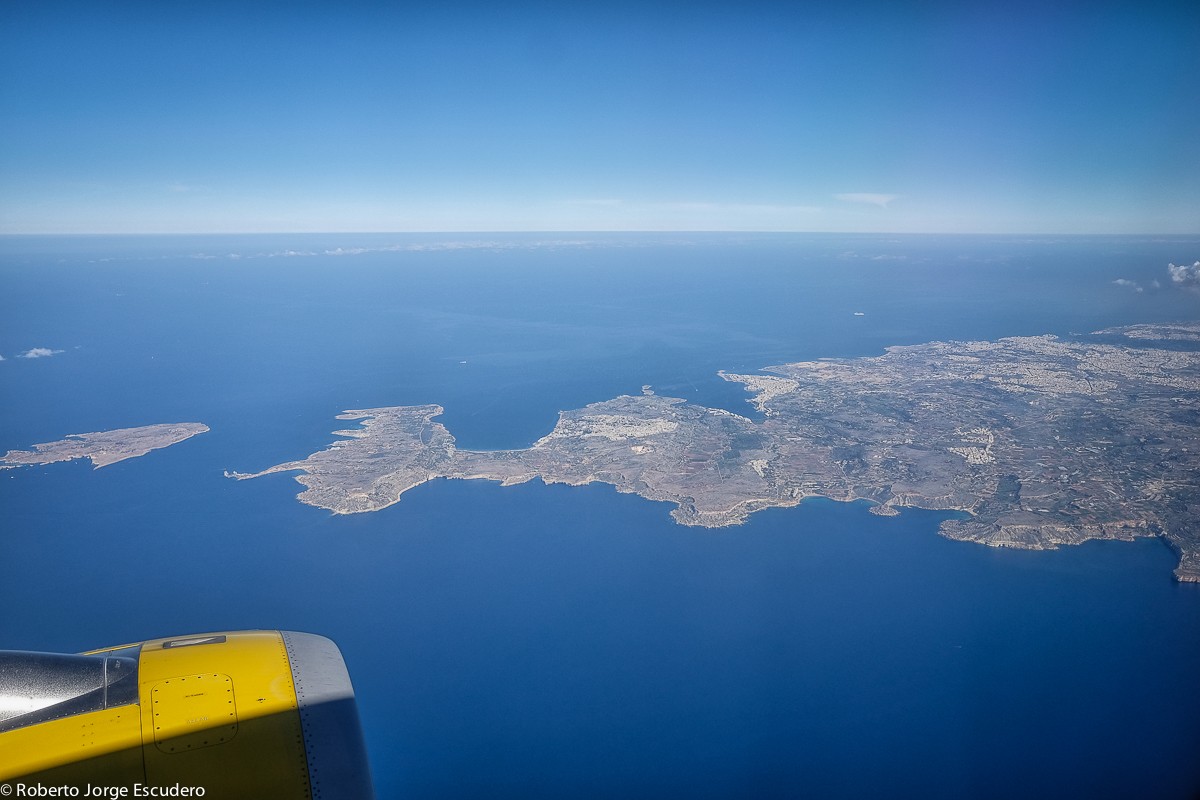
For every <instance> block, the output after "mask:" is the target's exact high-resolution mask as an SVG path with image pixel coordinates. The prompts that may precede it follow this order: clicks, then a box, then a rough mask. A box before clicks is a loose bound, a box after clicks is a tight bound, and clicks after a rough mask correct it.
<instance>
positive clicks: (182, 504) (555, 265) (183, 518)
mask: <svg viewBox="0 0 1200 800" xmlns="http://www.w3.org/2000/svg"><path fill="white" fill-rule="evenodd" d="M415 246H420V247H421V248H423V249H414V248H415ZM337 248H342V249H343V252H342V253H341V254H338V253H336V252H328V251H336V250H337ZM404 248H407V249H404ZM289 251H291V252H292V253H293V254H292V255H278V254H282V253H287V252H289ZM350 251H354V252H350ZM1197 252H1200V239H1197V238H1195V237H1192V238H1186V237H1168V238H1162V239H1137V238H1131V237H1068V238H1065V239H1052V238H1044V237H1043V238H1037V239H1031V240H1025V239H1019V238H1015V237H879V236H874V237H866V236H865V237H834V236H816V237H774V236H749V237H729V236H699V235H691V234H689V235H682V234H680V235H674V236H670V237H664V236H649V235H647V236H633V235H630V236H624V235H622V236H608V237H599V236H596V235H583V234H580V235H578V236H566V235H544V236H534V235H529V236H507V235H505V236H504V237H500V236H487V235H475V236H460V235H457V234H456V235H453V236H449V235H444V236H436V235H428V236H422V237H412V236H406V237H398V236H392V235H383V234H380V235H373V236H364V235H358V234H356V235H339V236H315V235H313V236H301V237H139V238H119V239H114V238H106V237H100V238H92V237H71V238H66V239H53V240H52V239H41V238H37V237H7V238H2V237H0V355H3V356H4V357H5V361H4V362H2V363H0V407H2V409H3V413H2V414H0V449H7V448H26V447H29V446H30V445H31V444H33V443H36V442H45V441H51V440H54V439H58V438H61V437H62V436H64V435H66V434H68V433H77V432H83V431H91V430H104V429H110V428H118V427H126V426H132V425H144V424H150V423H154V422H170V421H197V422H204V423H206V424H208V425H209V426H210V427H211V428H212V430H211V431H210V432H209V433H206V434H204V435H201V436H197V437H194V438H192V439H190V440H188V441H186V442H183V443H180V444H178V445H175V446H173V447H171V448H169V449H166V450H163V451H156V452H154V453H151V454H149V455H147V456H145V457H142V458H138V459H132V460H129V461H126V462H122V463H119V464H115V465H112V466H109V467H105V468H103V469H100V470H92V469H91V467H90V465H88V464H84V463H79V462H75V463H69V464H55V465H50V466H46V467H37V468H27V469H22V470H4V471H0V528H2V530H3V535H2V536H0V570H3V579H2V580H0V609H2V611H0V646H2V647H13V648H31V649H47V650H65V651H79V650H83V649H87V648H91V647H97V646H102V645H109V644H117V643H120V642H124V641H134V640H141V639H145V638H150V637H155V636H169V635H175V634H186V633H193V632H203V631H210V630H222V629H239V628H255V627H262V628H285V629H286V628H290V629H297V630H306V631H313V632H316V633H321V634H324V635H327V636H330V637H331V638H333V639H334V640H335V641H336V642H337V643H338V644H339V646H341V648H342V650H343V652H344V654H345V655H346V659H347V662H348V664H349V666H350V670H351V673H352V676H353V678H354V681H355V685H356V688H357V690H358V695H359V701H360V706H361V711H362V715H363V720H364V728H365V731H366V736H367V740H368V745H369V747H370V750H371V758H372V766H373V771H374V777H375V781H376V784H377V787H378V789H379V792H380V796H381V797H385V798H386V797H399V796H411V797H428V798H451V797H473V796H480V795H487V796H492V797H518V796H520V797H559V796H567V795H570V796H582V797H611V796H614V795H622V796H631V797H650V796H663V795H666V796H695V797H714V798H716V797H772V796H777V797H794V796H798V795H806V796H813V797H824V796H829V797H862V796H876V795H884V796H930V797H964V796H967V797H1009V796H1013V795H1018V794H1019V795H1025V796H1035V797H1058V796H1063V795H1068V796H1070V795H1084V796H1094V797H1127V796H1161V797H1190V796H1193V794H1194V793H1196V792H1197V791H1200V767H1197V763H1198V762H1197V759H1196V757H1195V756H1196V753H1198V752H1200V693H1198V692H1197V690H1196V686H1197V684H1196V676H1197V675H1200V589H1198V588H1197V587H1196V586H1192V585H1179V584H1177V583H1175V582H1174V581H1173V580H1172V578H1171V575H1170V572H1171V569H1172V568H1173V566H1174V563H1175V556H1174V554H1173V553H1171V552H1170V551H1169V550H1168V549H1167V548H1166V547H1165V545H1163V544H1162V543H1160V542H1159V541H1157V540H1140V541H1138V542H1135V543H1117V542H1102V543H1089V544H1085V545H1082V546H1079V547H1075V548H1067V549H1063V550H1060V551H1054V552H1041V553H1032V552H1020V551H1011V550H995V549H990V548H984V547H980V546H977V545H971V544H964V543H957V542H950V541H948V540H945V539H943V538H941V537H938V536H937V535H936V528H937V524H938V522H939V521H940V520H941V519H943V518H944V516H943V515H938V514H933V513H926V512H920V511H916V510H913V511H906V512H905V513H904V514H902V515H901V516H900V517H898V518H880V517H876V516H874V515H870V514H869V513H867V511H866V508H865V506H863V505H861V504H854V505H844V504H836V503H830V502H824V501H810V502H806V503H804V504H803V505H802V506H800V507H799V508H794V509H775V510H769V511H766V512H762V513H759V514H756V515H755V516H754V517H753V518H752V519H751V520H750V521H749V522H748V523H747V524H746V525H743V526H740V527H736V528H731V529H723V530H707V529H697V528H684V527H681V526H678V525H676V524H675V523H673V522H672V521H671V520H670V518H669V517H668V515H667V512H668V511H669V507H668V506H666V505H665V504H661V503H651V502H648V501H645V500H642V499H640V498H637V497H633V496H626V495H618V494H617V493H615V492H614V491H613V490H612V489H611V488H610V487H605V486H587V487H566V486H549V487H547V486H543V485H542V484H541V483H538V482H534V483H530V484H525V485H521V486H515V487H500V486H498V485H495V484H491V483H486V482H448V481H435V482H433V483H431V484H427V485H425V486H422V487H419V488H418V489H415V490H413V491H412V492H410V493H408V494H406V495H405V496H404V497H403V498H402V500H401V501H400V502H399V503H398V504H397V505H395V506H393V507H391V508H388V509H385V510H383V511H380V512H378V513H375V514H367V515H360V516H350V517H338V516H334V515H331V514H329V513H328V512H325V511H321V510H318V509H314V508H311V507H308V506H304V505H302V504H300V503H298V502H296V501H295V499H294V495H295V494H296V492H297V491H298V490H299V489H300V488H301V487H299V486H298V485H297V484H296V483H295V482H294V481H292V480H291V479H290V478H289V477H288V476H287V475H274V476H268V477H265V478H260V479H256V480H253V481H243V482H238V481H232V480H229V479H227V478H225V477H223V476H222V471H223V470H225V469H233V470H241V471H251V470H257V469H262V468H264V467H267V466H270V465H272V464H276V463H279V462H282V461H287V460H292V459H296V458H301V457H303V456H305V455H307V454H308V453H311V452H314V451H316V450H319V449H322V448H324V447H326V446H327V445H328V444H329V442H330V441H331V439H332V438H333V437H331V435H330V432H331V431H332V430H335V429H338V428H341V427H345V423H343V422H339V421H337V420H335V419H334V415H336V414H337V413H338V412H340V411H341V410H343V409H347V408H370V407H374V406H382V405H406V404H416V403H439V404H441V405H443V406H444V407H445V409H446V412H445V415H444V416H443V418H442V419H443V421H444V422H445V423H446V425H447V427H448V428H449V429H450V431H451V432H452V433H453V434H455V436H457V437H458V441H459V445H460V446H463V447H479V448H505V447H523V446H526V445H528V444H529V443H530V442H532V441H533V440H535V439H537V438H538V437H540V436H542V435H544V434H545V433H546V432H548V431H549V429H550V428H551V427H552V426H553V424H554V421H555V419H556V415H557V413H558V411H559V410H561V409H568V408H577V407H580V406H582V405H584V404H586V403H590V402H596V401H600V400H604V399H608V398H610V397H613V396H615V395H617V394H622V393H637V392H639V391H640V390H641V386H642V385H643V384H650V385H652V386H653V387H654V389H655V390H656V391H658V392H659V393H662V394H671V395H674V396H679V397H685V398H686V399H688V400H690V401H693V402H700V403H704V404H706V405H711V406H716V407H724V408H727V409H729V410H732V411H736V412H738V413H745V414H748V415H751V416H753V412H752V410H751V408H750V407H749V406H748V405H747V404H746V403H745V402H744V398H745V396H746V395H745V393H744V391H743V390H742V388H741V387H740V386H739V385H737V384H733V383H729V382H725V381H722V380H720V379H719V378H718V377H717V375H716V372H717V370H720V369H725V370H729V371H734V372H737V371H753V370H756V369H758V368H760V367H763V366H766V365H769V364H773V363H781V362H785V361H791V360H801V359H811V358H821V357H854V356H860V355H874V354H878V353H880V352H882V350H883V348H884V347H886V346H889V345H894V344H912V343H917V342H922V341H929V340H935V339H992V338H997V337H1000V336H1010V335H1029V334H1038V333H1055V334H1059V335H1068V334H1071V333H1080V332H1088V331H1093V330H1097V329H1099V328H1103V327H1107V326H1111V325H1119V324H1132V323H1136V322H1156V321H1169V320H1181V319H1196V318H1197V314H1198V313H1200V296H1197V295H1196V294H1194V293H1191V292H1187V291H1183V290H1180V289H1178V288H1175V287H1172V286H1170V285H1169V282H1168V280H1167V276H1166V269H1165V267H1166V263H1167V262H1170V261H1173V262H1175V263H1182V262H1186V263H1191V262H1192V261H1194V260H1195V259H1196V258H1197V257H1198V256H1197V255H1196V254H1197ZM295 253H316V255H295ZM234 254H236V255H237V256H238V257H237V258H234V257H232V256H233V255H234ZM271 254H277V255H271ZM210 256H211V257H210ZM1118 278H1124V279H1126V280H1132V281H1137V282H1138V283H1139V285H1140V286H1142V288H1143V292H1141V293H1138V292H1136V291H1133V290H1132V289H1130V288H1129V287H1126V286H1120V285H1117V284H1114V283H1113V281H1114V280H1116V279H1118ZM1155 280H1157V281H1159V286H1158V287H1157V288H1155V287H1154V286H1153V281H1155ZM855 312H861V313H862V316H856V315H855ZM35 347H46V348H50V349H54V350H61V351H62V352H61V353H57V354H55V355H53V356H51V357H48V358H39V359H23V358H18V357H17V355H18V354H19V353H21V352H24V351H26V350H28V349H29V348H35Z"/></svg>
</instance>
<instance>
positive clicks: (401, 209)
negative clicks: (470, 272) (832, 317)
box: [0, 0, 1200, 233]
mask: <svg viewBox="0 0 1200 800" xmlns="http://www.w3.org/2000/svg"><path fill="white" fill-rule="evenodd" d="M424 5H427V6H429V7H427V8H426V7H417V6H414V5H407V4H403V3H398V4H392V5H373V4H363V3H360V4H353V3H351V4H349V5H338V6H336V7H335V6H334V5H333V4H329V5H327V6H315V5H311V6H310V5H305V4H303V3H292V4H274V3H266V4H260V5H257V6H256V9H257V10H256V11H254V12H252V13H247V12H246V11H245V10H244V8H242V7H241V6H240V5H239V4H229V5H222V4H219V3H192V4H188V3H166V2H163V3H156V4H149V3H146V4H134V3H119V2H118V3H114V4H107V3H88V4H83V3H80V4H69V3H56V2H54V1H53V0H45V1H44V2H35V1H34V0H13V1H12V2H8V3H5V4H4V7H3V10H0V20H2V23H3V26H4V28H5V30H6V41H5V46H4V47H3V48H2V49H0V70H2V73H0V79H2V85H0V103H2V108H3V119H4V123H3V125H0V232H8V233H50V232H66V233H72V232H74V233H82V232H100V233H105V232H113V233H116V232H259V231H407V230H415V231H465V230H791V231H896V232H907V231H926V232H1014V233H1020V232H1026V233H1052V232H1054V233H1105V232H1112V233H1147V232H1153V233H1195V232H1200V10H1197V6H1195V4H1186V3H1180V4H1178V5H1170V4H1158V5H1155V4H1146V3H1141V4H1137V5H1133V4H1128V5H1120V4H1117V5H1113V4H1103V3H1088V4H1081V5H1075V6H1063V5H1055V4H1053V3H1050V4H1042V5H1038V6H1029V7H1023V6H1022V5H1021V4H1015V3H1006V4H999V3H997V4H985V3H974V4H972V3H958V4H937V3H892V4H878V5H874V4H873V5H863V4H858V5H843V6H841V7H840V8H837V9H834V8H827V9H820V8H819V7H818V6H817V5H816V4H804V3H801V4H795V5H794V6H785V5H783V4H754V3H750V4H741V5H738V6H737V7H734V6H733V5H732V4H729V5H724V4H703V3H697V4H691V5H689V4H665V3H660V4H654V3H634V4H629V5H624V6H623V5H621V4H619V3H617V4H613V3H609V4H589V5H582V4H580V5H574V6H572V5H570V4H566V3H555V4H546V5H543V6H535V5H529V4H507V5H506V4H494V5H489V6H484V5H474V4H458V5H455V4H453V3H450V4H432V3H431V4H423V6H424ZM500 5H503V6H504V7H503V8H498V7H497V6H500ZM434 6H436V7H434Z"/></svg>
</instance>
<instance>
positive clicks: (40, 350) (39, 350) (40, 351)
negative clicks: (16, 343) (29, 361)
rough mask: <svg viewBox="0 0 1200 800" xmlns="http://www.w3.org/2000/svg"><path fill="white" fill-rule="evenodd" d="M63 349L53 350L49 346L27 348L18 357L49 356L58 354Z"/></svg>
mask: <svg viewBox="0 0 1200 800" xmlns="http://www.w3.org/2000/svg"><path fill="white" fill-rule="evenodd" d="M61 352H63V351H62V350H51V349H50V348H49V347H34V348H32V349H29V350H26V351H25V352H24V353H21V355H19V356H17V357H18V358H49V357H50V356H54V355H58V354H59V353H61Z"/></svg>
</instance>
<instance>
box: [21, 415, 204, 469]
mask: <svg viewBox="0 0 1200 800" xmlns="http://www.w3.org/2000/svg"><path fill="white" fill-rule="evenodd" d="M207 431H208V426H207V425H204V424H202V423H199V422H173V423H165V424H162V425H144V426H142V427H140V428H118V429H117V430H111V431H97V432H96V433H72V434H69V435H68V436H67V437H66V438H64V439H59V440H58V441H56V442H46V443H44V444H35V445H33V449H32V450H9V451H8V452H7V453H6V454H5V455H4V456H3V457H0V469H14V468H16V467H26V466H34V465H38V464H54V463H57V462H59V461H71V460H73V459H76V458H90V459H91V460H92V464H93V465H94V468H95V469H100V467H107V466H108V465H109V464H115V463H117V462H118V461H124V460H126V459H128V458H137V457H138V456H144V455H146V453H149V452H150V451H151V450H159V449H162V448H164V447H170V446H171V445H173V444H178V443H179V442H182V441H183V440H184V439H190V438H191V437H193V436H196V435H198V434H201V433H206V432H207Z"/></svg>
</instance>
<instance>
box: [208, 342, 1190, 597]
mask: <svg viewBox="0 0 1200 800" xmlns="http://www.w3.org/2000/svg"><path fill="white" fill-rule="evenodd" d="M1197 337H1200V324H1194V323H1189V324H1175V325H1137V326H1130V327H1126V328H1112V329H1108V330H1104V331H1098V332H1096V333H1094V334H1091V335H1088V336H1076V337H1069V338H1058V337H1055V336H1024V337H1013V338H1007V339H1001V340H999V341H995V342H932V343H928V344H920V345H911V346H904V347H892V348H889V349H888V350H887V351H886V353H885V354H884V355H881V356H875V357H870V358H856V359H823V360H819V361H808V362H799V363H793V364H783V365H779V366H774V367H768V368H766V369H763V370H761V372H762V373H765V374H759V375H735V374H730V373H721V377H722V378H724V379H725V380H728V381H734V382H738V383H741V384H743V385H744V386H745V387H746V389H747V391H749V392H750V393H752V394H753V397H752V398H750V402H751V404H752V405H753V406H754V407H755V408H756V409H757V410H758V412H759V415H760V418H759V419H757V420H755V419H750V418H749V417H747V416H742V415H740V414H735V413H731V412H729V411H726V410H723V409H714V408H705V407H703V406H699V405H695V404H691V403H687V402H685V401H684V400H681V399H678V398H672V397H661V396H658V395H655V394H654V393H653V392H652V391H651V390H650V389H649V388H648V387H643V393H642V394H641V395H638V396H623V397H617V398H614V399H612V400H606V401H603V402H599V403H593V404H591V405H588V406H586V407H584V408H582V409H577V410H573V411H564V412H562V413H561V414H560V416H559V420H558V423H557V425H555V427H554V429H553V430H552V431H551V432H550V433H549V434H547V435H546V436H544V437H543V438H541V439H539V440H538V441H537V442H535V443H533V445H532V446H530V447H528V448H525V449H519V450H505V451H471V450H460V449H458V448H457V447H456V446H455V441H454V437H453V436H452V435H451V434H450V432H449V431H448V430H447V429H446V428H445V427H444V426H443V425H441V424H440V423H438V422H435V421H434V418H435V417H437V416H438V415H439V414H441V413H442V409H441V407H440V406H436V405H426V406H398V407H387V408H374V409H363V410H356V411H347V412H345V413H343V414H341V415H340V416H339V417H338V418H339V419H343V420H361V426H360V427H356V428H353V429H349V430H342V431H337V432H336V434H337V435H339V436H341V437H344V438H342V439H340V440H338V441H336V442H334V443H333V445H331V446H330V447H329V448H328V449H326V450H323V451H321V452H318V453H314V454H312V455H310V456H308V457H307V458H304V459H301V460H298V461H290V462H287V463H284V464H279V465H277V466H274V467H270V468H268V469H266V470H263V471H262V472H257V473H252V474H244V473H236V472H231V473H226V474H227V475H228V476H229V477H232V478H237V479H239V480H241V479H246V478H254V477H259V476H261V475H267V474H271V473H276V472H290V471H299V472H300V473H302V474H300V475H299V476H297V477H296V480H297V481H299V482H300V483H301V484H303V485H304V486H305V487H306V489H305V491H303V492H301V493H300V495H299V499H300V500H301V501H303V502H305V503H308V504H310V505H314V506H318V507H321V508H326V509H330V510H332V511H334V512H335V513H338V514H351V513H359V512H367V511H378V510H379V509H382V508H386V507H387V506H390V505H392V504H393V503H395V502H397V501H398V500H399V499H400V496H401V495H402V494H403V493H404V492H406V491H408V490H409V489H411V488H413V487H415V486H418V485H420V484H421V483H424V482H425V481H428V480H432V479H434V478H458V479H476V478H478V479H487V480H496V481H501V482H502V483H503V484H504V485H511V484H515V483H520V482H523V481H528V480H531V479H533V478H540V479H541V480H543V481H545V482H547V483H566V484H571V485H580V484H585V483H590V482H593V481H600V482H604V483H609V484H612V485H613V486H615V487H616V488H617V490H618V491H621V492H629V493H634V494H638V495H640V496H642V497H645V498H648V499H651V500H665V501H669V502H671V503H674V504H675V506H676V507H675V509H674V510H673V511H672V512H671V515H672V516H673V517H674V518H675V519H676V520H677V521H678V522H680V523H682V524H685V525H699V526H705V527H717V526H725V525H735V524H738V523H741V522H743V521H744V520H745V519H746V518H747V517H748V516H749V515H750V514H751V513H753V512H755V511H758V510H761V509H764V508H769V507H779V506H794V505H796V504H798V503H800V502H801V501H802V500H804V498H806V497H816V496H820V497H827V498H831V499H834V500H841V501H851V500H867V501H870V502H872V503H873V504H874V505H873V508H872V510H873V511H875V512H876V513H878V514H884V515H888V514H895V513H898V512H897V510H896V509H897V508H898V507H906V506H908V507H920V508H926V509H942V510H953V511H960V512H965V516H964V518H962V519H950V520H946V521H944V522H943V523H942V525H941V529H940V531H941V533H942V534H943V535H944V536H947V537H950V538H953V539H960V540H967V541H974V542H979V543H982V544H987V545H992V546H997V547H1018V548H1026V549H1051V548H1056V547H1058V546H1060V545H1065V544H1077V543H1079V542H1083V541H1085V540H1088V539H1132V538H1133V537H1136V536H1160V537H1162V538H1163V539H1164V540H1165V541H1166V542H1167V543H1168V544H1169V545H1170V546H1171V547H1172V548H1173V549H1174V550H1175V551H1176V552H1177V553H1178V554H1179V556H1180V563H1179V566H1178V568H1177V569H1176V570H1175V575H1176V577H1177V578H1178V579H1179V580H1182V581H1200V485H1198V484H1200V482H1198V480H1197V476H1200V351H1198V350H1197V349H1196V348H1195V344H1194V342H1195V341H1196V339H1197Z"/></svg>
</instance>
